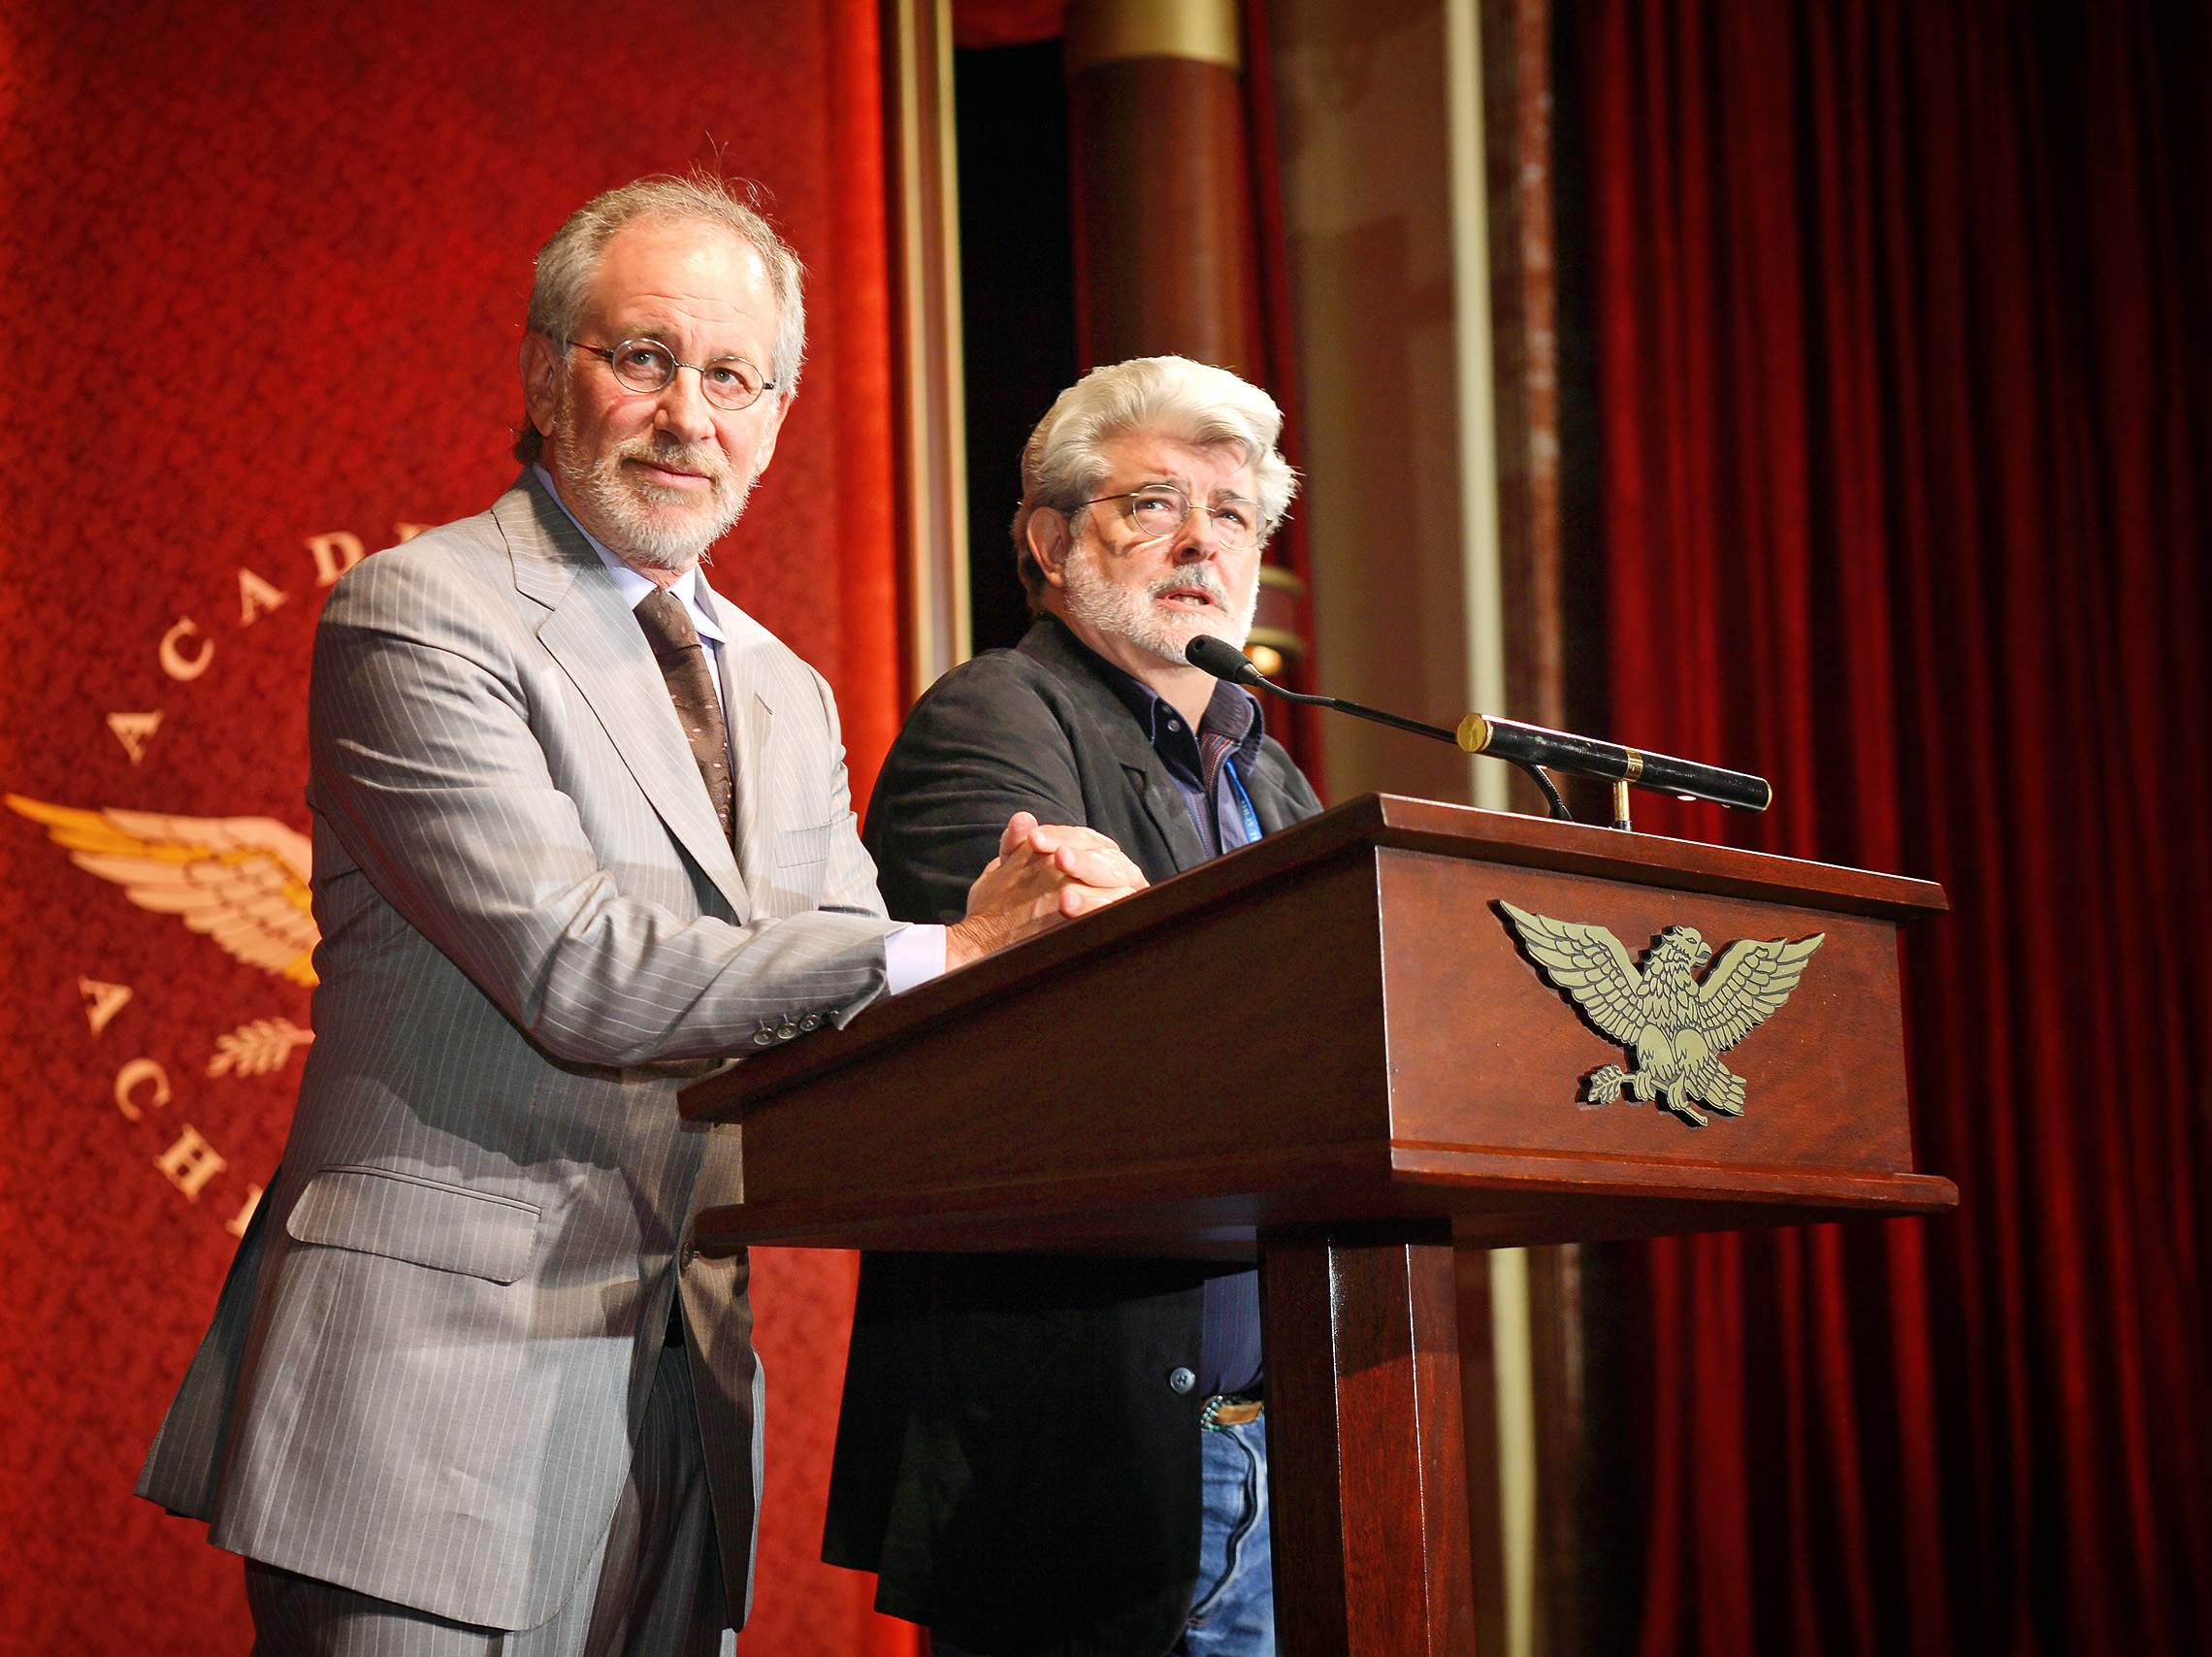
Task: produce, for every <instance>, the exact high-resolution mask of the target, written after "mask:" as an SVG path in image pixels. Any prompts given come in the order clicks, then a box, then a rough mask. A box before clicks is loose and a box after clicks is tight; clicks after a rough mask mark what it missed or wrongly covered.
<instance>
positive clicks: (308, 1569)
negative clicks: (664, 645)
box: [139, 474, 889, 1629]
mask: <svg viewBox="0 0 2212 1657" xmlns="http://www.w3.org/2000/svg"><path fill="white" fill-rule="evenodd" d="M717 603H718V604H719V608H720V613H721V617H722V620H723V624H724V627H725V630H726V631H727V634H728V636H729V640H730V644H729V647H728V648H727V649H726V650H725V651H724V653H723V665H724V682H723V690H724V705H725V707H726V708H727V709H729V710H730V712H731V725H732V731H733V733H734V738H735V741H734V746H735V749H736V757H737V766H736V790H737V800H736V816H737V844H736V848H735V855H734V856H732V848H731V846H730V845H729V843H728V842H726V841H725V840H724V839H723V837H722V834H721V830H720V826H719V825H718V823H717V822H716V819H715V815H714V809H713V806H712V805H711V804H710V803H709V801H708V799H707V796H706V791H705V789H704V787H703V786H702V784H701V783H700V781H699V770H698V767H697V765H696V764H695V763H694V761H693V759H692V755H691V750H690V749H689V748H688V747H687V746H686V744H685V740H684V736H683V732H682V731H681V729H680V728H679V727H678V725H677V722H676V716H675V713H674V710H673V709H672V708H671V706H670V704H669V700H668V696H667V690H666V689H665V688H664V685H663V681H662V678H661V674H660V671H659V669H658V668H657V667H656V666H655V665H654V661H653V656H652V652H651V650H650V649H649V647H648V646H647V644H646V641H645V637H644V635H643V634H642V633H641V632H640V631H639V629H638V627H637V624H636V621H635V619H634V617H633V616H632V615H631V614H630V613H629V611H628V610H627V609H626V608H625V607H624V605H623V602H622V600H621V597H620V595H619V593H618V592H617V590H616V588H615V585H614V582H613V580H612V578H611V577H609V575H608V574H607V572H606V569H605V568H604V567H603V566H602V564H601V563H600V561H599V559H598V558H597V557H596V556H595V555H594V554H593V552H592V550H591V548H590V546H589V545H588V544H587V543H585V541H584V540H583V539H582V537H581V536H578V535H577V533H576V531H575V529H574V527H573V526H572V525H571V524H570V523H569V520H568V518H567V517H566V516H565V515H564V514H563V513H562V512H561V510H560V508H559V506H558V505H557V504H554V503H553V502H552V501H551V500H550V499H548V498H547V497H546V495H545V494H544V493H543V491H542V490H541V489H540V488H539V486H538V485H537V482H536V481H535V479H533V478H531V477H529V476H528V475H527V474H526V475H525V477H524V478H523V479H522V480H521V481H520V482H519V483H518V484H517V485H516V487H515V488H513V489H512V490H510V491H509V492H508V493H507V494H506V495H505V496H504V497H503V498H502V499H501V500H500V502H499V503H498V504H496V505H495V506H494V507H493V508H492V510H491V511H490V512H488V513H486V514H484V515H482V516H480V517H476V518H472V519H468V520H466V521H464V522H462V523H458V524H452V525H448V526H446V527H445V528H443V529H440V530H436V531H433V532H432V533H430V534H428V535H425V536H419V537H418V538H416V539H415V540H413V541H410V542H408V543H407V545H406V546H403V547H398V548H394V549H393V550H391V551H387V552H381V553H378V554H377V555H376V556H374V558H371V559H368V560H366V561H364V562H363V563H362V564H360V565H359V566H357V567H356V568H355V569H353V570H351V571H350V572H349V573H348V574H347V575H346V576H345V577H344V578H343V579H342V581H341V582H340V583H339V584H338V586H337V588H336V589H335V590H334V591H333V593H332V594H331V597H330V601H329V605H328V607H327V608H326V609H325V611H324V614H323V618H322V623H321V626H320V628H319V630H318V632H317V634H316V642H315V663H314V675H313V686H312V691H311V694H310V700H309V746H310V751H311V780H310V784H309V804H310V806H311V807H312V809H313V813H314V860H315V863H314V910H315V918H316V920H317V922H318V924H319V925H320V926H321V929H322V944H321V946H320V948H319V949H318V950H317V951H316V954H315V966H316V970H317V972H318V973H319V974H320V976H321V983H320V985H319V987H318V988H317V989H316V991H315V998H314V1023H315V1031H316V1037H315V1045H314V1047H313V1048H312V1049H311V1050H310V1051H309V1058H308V1064H307V1071H306V1074H305V1077H304V1079H303V1081H302V1084H301V1089H300V1099H299V1105H298V1110H297V1113H296V1115H295V1118H294V1121H293V1123H292V1130H291V1137H290V1139H289V1141H288V1142H287V1144H286V1146H285V1151H284V1158H283V1165H282V1168H281V1170H280V1171H279V1174H278V1176H277V1178H276V1182H275V1183H274V1185H273V1186H272V1188H271V1189H270V1190H269V1192H268V1194H267V1195H266V1196H265V1197H264V1198H263V1200H262V1203H261V1207H260V1211H259V1213H258V1214H257V1215H256V1217H255V1220H254V1224H253V1227H252V1228H251V1229H250V1230H249V1231H248V1233H247V1236H246V1238H245V1240H244V1243H243V1244H242V1245H241V1247H240V1249H239V1254H238V1259H237V1262H236V1263H235V1264H234V1265H233V1267H232V1270H231V1275H230V1279H229V1281H228V1282H227V1283H225V1285H224V1288H223V1292H222V1297H221V1300H220V1303H219V1305H218V1307H217V1310H216V1315H215V1319H214V1323H213V1326H212V1327H211V1329H210V1331H209V1333H208V1336H207V1338H206V1340H205V1341H204V1342H203V1343H202V1345H201V1348H200V1350H199V1353H198V1355H197V1356H196V1357H195V1358H194V1360H193V1363H192V1366H191V1369H190V1370H189V1372H188V1373H187V1375H186V1377H185V1379H184V1382H183V1384H182V1386H181V1387H180V1389H179V1393H178V1396H177V1399H176V1401H175V1403H173V1404H172V1405H171V1407H170V1412H169V1415H168V1418H167V1419H166V1420H165V1421H164V1423H163V1425H162V1429H161V1433H160V1436H159V1437H158V1438H157V1439H156V1440H155V1442H154V1445H153V1447H152V1449H151V1451H150V1452H149V1453H148V1455H147V1458H146V1468H145V1471H144V1472H143V1473H142V1475H141V1476H140V1480H139V1493H140V1494H141V1495H144V1496H147V1497H149V1498H151V1499H152V1500H154V1501H156V1502H159V1503H161V1504H162V1505H163V1506H164V1507H166V1508H168V1509H170V1510H171V1511H174V1512H178V1513H182V1514H187V1515H190V1516H193V1517H199V1518H205V1519H208V1520H210V1521H211V1531H210V1533H209V1540H210V1541H211V1542H212V1543H215V1544H216V1545H217V1546H219V1547H225V1548H229V1549H231V1550H232V1551H234V1552H238V1553H243V1554H245V1555H247V1556H248V1557H250V1558H254V1559H259V1560H263V1561H266V1562H268V1563H270V1564H272V1565H276V1566H280V1567H283V1568H285V1569H287V1570H292V1571H298V1572H301V1573H304V1574H306V1575H308V1576H315V1577H319V1578H321V1579H323V1580H326V1581H331V1582H336V1583H340V1584H342V1585H343V1586H345V1587H349V1588H354V1589H357V1590H359V1591H361V1592H364V1593H369V1594H374V1595H376V1596H378V1597H379V1598H383V1599H388V1600H394V1601H397V1602H399V1603H401V1604H404V1605H409V1606H415V1607H419V1608H423V1609H425V1610H429V1611H432V1612H435V1613H437V1614H439V1615H440V1616H446V1617H452V1618H456V1619H458V1620H461V1621H464V1622H471V1623H477V1624H482V1625H486V1626H490V1627H495V1628H505V1629H524V1628H532V1627H535V1626H537V1624H538V1623H540V1622H542V1621H544V1620H545V1619H546V1618H547V1617H549V1616H551V1615H552V1614H553V1613H554V1612H555V1611H556V1610H557V1609H559V1608H560V1607H561V1605H562V1603H563V1602H564V1600H565V1599H566V1597H567V1596H568V1594H569V1591H570V1590H571V1589H572V1588H573V1587H575V1586H576V1583H577V1578H578V1576H579V1575H580V1573H581V1572H582V1571H583V1569H584V1567H585V1565H586V1564H587V1562H588V1561H589V1560H590V1558H591V1557H592V1554H593V1550H594V1548H595V1547H596V1545H597V1543H598V1542H599V1539H600V1538H601V1537H602V1535H603V1534H604V1533H605V1530H606V1527H607V1524H608V1522H609V1519H610V1517H611V1515H612V1513H613V1511H614V1506H615V1502H616V1499H617V1496H618V1494H619V1491H620V1486H621V1483H622V1479H623V1476H624V1473H625V1471H626V1469H627V1467H628V1464H629V1460H630V1442H631V1436H632V1434H633V1433H634V1430H635V1428H636V1425H637V1423H638V1421H639V1420H640V1418H641V1416H642V1413H643V1409H644V1404H645V1400H646V1396H647V1392H648V1389H649V1387H650V1384H651V1381H652V1376H653V1372H654V1368H655V1364H656V1362H657V1359H658V1357H659V1353H660V1350H661V1346H662V1339H663V1334H664V1331H665V1329H666V1326H667V1313H668V1297H669V1294H670V1292H671V1288H672V1287H674V1286H676V1285H677V1283H679V1280H680V1288H681V1293H682V1296H683V1305H684V1313H685V1322H686V1327H687V1329H688V1330H689V1331H690V1336H689V1339H688V1341H687V1346H688V1348H689V1350H690V1353H691V1360H692V1370H693V1375H694V1379H695V1380H696V1381H697V1383H698V1390H699V1429H700V1433H701V1437H702V1440H703V1442H704V1445H705V1446H706V1451H707V1455H708V1460H709V1464H710V1467H711V1469H712V1481H713V1494H714V1505H715V1515H716V1523H717V1527H718V1529H719V1531H720V1534H721V1537H722V1539H723V1552H724V1566H725V1573H726V1576H727V1579H728V1582H729V1585H730V1592H731V1600H730V1603H731V1605H732V1607H733V1608H743V1607H745V1606H746V1604H747V1598H748V1589H749V1578H750V1574H751V1571H750V1566H751V1561H750V1552H751V1549H750V1546H749V1539H751V1538H752V1537H753V1536H754V1534H755V1529H756V1513H755V1496H756V1492H757V1490H758V1488H759V1462H758V1457H759V1431H760V1413H759V1388H760V1373H759V1368H758V1365H757V1364H756V1362H755V1360H754V1356H753V1350H752V1342H751V1331H752V1315H751V1309H750V1307H749V1305H748V1304H747V1301H746V1298H745V1287H746V1262H745V1257H744V1255H743V1253H742V1252H741V1251H740V1252H738V1253H735V1254H732V1255H725V1256H722V1257H713V1256H712V1255H710V1254H709V1253H708V1252H707V1251H696V1252H695V1251H692V1250H691V1249H690V1248H689V1247H688V1246H686V1244H685V1225H686V1222H687V1219H688V1217H689V1216H690V1215H691V1214H692V1213H693V1212H694V1211H695V1210H697V1209H698V1208H700V1207H704V1206H707V1205H710V1204H713V1203H718V1202H730V1201H732V1200H735V1198H736V1197H737V1195H738V1194H739V1191H740V1184H739V1182H740V1178H741V1173H740V1168H739V1163H738V1146H737V1142H736V1140H735V1138H734V1137H733V1136H732V1130H720V1131H706V1130H699V1129H687V1128H683V1127H681V1126H679V1123H678V1120H677V1115H676V1108H675V1093H676V1088H677V1087H678V1086H679V1085H680V1083H681V1081H682V1080H684V1079H685V1078H686V1077H688V1076H692V1075H697V1074H699V1073H700V1072H701V1071H702V1070H703V1069H705V1068H707V1067H708V1063H707V1062H706V1061H711V1060H712V1059H713V1058H714V1057H716V1056H720V1055H725V1054H730V1053H733V1052H740V1051H746V1050H749V1049H750V1048H751V1047H752V1046H753V1045H754V1044H755V1041H756V1038H757V1037H759V1036H761V1035H762V1034H763V1032H771V1033H769V1034H768V1035H767V1036H766V1039H771V1040H772V1039H775V1036H774V1035H773V1033H772V1032H776V1031H779V1030H780V1031H789V1030H790V1029H791V1028H793V1027H794V1026H795V1025H796V1024H797V1023H799V1022H801V1021H803V1022H804V1023H805V1025H806V1027H808V1028H812V1027H815V1024H816V1023H819V1022H820V1021H821V1020H823V1019H825V1018H828V1019H833V1020H835V1021H837V1022H842V1021H843V1020H845V1019H848V1018H850V1017H851V1016H852V1015H853V1014H854V1013H856V1012H858V1011H859V1010H860V1008H861V1007H862V1006H863V1005H865V1004H866V1003H867V1002H868V1001H869V1000H871V999H873V998H874V997H875V996H876V995H877V994H879V993H880V992H881V991H882V988H883V982H884V952H883V937H884V934H885V932H886V931H887V930H888V929H889V927H888V924H887V923H886V922H885V921H884V919H883V908H882V904H881V902H880V900H879V899H878V897H877V895H876V891H875V885H874V868H873V865H872V864H871V863H870V862H869V861H868V858H867V855H866V854H865V853H864V852H863V851H862V849H861V845H860V841H859V838H858V836H857V835H856V833H855V831H854V824H853V815H852V811H851V808H850V805H849V802H848V800H847V796H846V781H845V767H844V750H843V749H842V747H841V746H840V745H839V742H838V731H837V715H836V709H835V707H834V705H833V704H832V702H831V700H830V691H829V687H828V686H827V685H826V684H825V683H824V682H823V680H822V679H821V677H820V675H818V674H816V673H815V672H814V671H813V670H812V669H811V668H809V667H807V666H805V664H803V663H802V662H800V661H799V660H798V658H797V656H795V655H793V654H792V652H791V651H790V650H788V649H787V648H785V647H784V646H783V645H782V644H780V643H778V642H777V641H776V639H775V638H773V637H772V636H770V634H768V633H767V632H766V631H765V630H764V629H763V628H762V627H761V626H760V625H759V624H757V623H756V622H754V621H752V620H751V619H750V618H749V617H747V616H746V615H744V614H743V613H742V612H741V611H739V610H737V609H736V608H734V607H733V606H732V605H730V604H728V603H726V602H722V601H719V600H718V601H717ZM683 1061H693V1062H683ZM679 1262H680V1270H679V1269H672V1268H673V1267H676V1266H678V1264H679Z"/></svg>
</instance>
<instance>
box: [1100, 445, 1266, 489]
mask: <svg viewBox="0 0 2212 1657" xmlns="http://www.w3.org/2000/svg"><path fill="white" fill-rule="evenodd" d="M1098 453H1099V457H1100V458H1101V459H1103V460H1104V461H1105V462H1106V463H1107V468H1108V471H1109V476H1110V478H1111V479H1112V480H1113V481H1115V482H1117V483H1119V484H1121V485H1122V486H1123V487H1132V486H1134V485H1136V484H1139V483H1144V482H1161V483H1176V484H1181V485H1182V486H1183V487H1184V488H1186V489H1188V488H1190V487H1192V486H1193V485H1197V486H1199V487H1202V488H1204V489H1205V490H1207V491H1208V492H1210V493H1214V494H1221V493H1230V494H1249V493H1250V492H1251V490H1252V484H1253V479H1252V463H1251V462H1250V461H1249V460H1247V459H1246V458H1245V448H1244V445H1243V444H1242V443H1234V442H1222V443H1194V442H1192V441H1190V440H1189V439H1187V438H1184V437H1180V436H1178V435H1177V434H1175V433H1173V432H1165V431H1158V430H1150V431H1140V432H1123V433H1119V434H1117V435H1116V436H1114V437H1111V438H1106V439H1101V440H1100V442H1099V444H1098Z"/></svg>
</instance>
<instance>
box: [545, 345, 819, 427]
mask: <svg viewBox="0 0 2212 1657" xmlns="http://www.w3.org/2000/svg"><path fill="white" fill-rule="evenodd" d="M569 344H571V345H573V346H575V347H576V348H577V349H578V350H580V351H589V352H591V354H592V355H593V356H595V357H603V358H605V359H606V366H607V367H608V368H610V369H612V370H613V371H614V377H615V378H616V379H617V380H618V381H619V382H621V385H622V387H623V389H624V390H626V391H637V392H646V393H651V392H656V391H666V390H667V387H668V382H669V381H670V380H672V379H674V378H675V377H676V371H677V370H678V369H690V370H691V371H692V372H693V373H694V374H698V375H699V391H700V392H701V393H702V394H703V395H704V396H705V398H706V400H707V402H709V403H711V404H713V405H714V406H715V407H717V408H719V409H721V410H722V411H723V412H724V413H725V414H734V413H736V412H737V410H738V409H740V408H750V407H752V406H753V405H754V404H756V403H758V402H759V401H760V400H761V393H762V392H764V391H773V390H774V389H775V381H773V380H771V379H769V378H767V377H766V376H765V375H764V374H762V373H761V371H760V370H759V369H757V368H755V367H754V366H753V365H752V364H751V363H749V362H747V361H746V360H745V359H744V358H743V357H717V358H715V360H714V361H713V362H711V363H679V362H677V361H676V354H675V352H673V351H671V350H669V349H668V347H667V346H666V345H664V344H662V343H661V341H658V340H625V341H622V342H621V343H620V344H618V345H614V346H612V347H609V346H606V345H590V344H586V343H585V342H584V341H581V340H571V341H569Z"/></svg>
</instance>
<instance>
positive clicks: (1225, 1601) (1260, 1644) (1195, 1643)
mask: <svg viewBox="0 0 2212 1657" xmlns="http://www.w3.org/2000/svg"><path fill="white" fill-rule="evenodd" d="M1200 1436H1201V1437H1202V1438H1203V1440H1204V1441H1205V1442H1204V1445H1203V1446H1202V1450H1203V1455H1204V1460H1203V1462H1202V1464H1201V1477H1202V1478H1203V1479H1204V1481H1205V1495H1204V1498H1203V1501H1204V1507H1203V1511H1202V1513H1201V1516H1200V1518H1199V1521H1198V1589H1197V1593H1196V1594H1195V1595H1194V1596H1193V1598H1192V1601H1191V1606H1190V1620H1189V1622H1188V1623H1187V1625H1186V1626H1185V1627H1184V1630H1183V1638H1182V1639H1181V1640H1179V1641H1176V1643H1175V1647H1174V1652H1173V1657H1275V1567H1274V1563H1273V1561H1272V1560H1271V1559H1270V1558H1269V1545H1268V1523H1267V1417H1266V1416H1265V1415H1262V1416H1261V1417H1260V1418H1259V1419H1258V1420H1256V1421H1247V1422H1246V1423H1245V1424H1244V1425H1243V1426H1241V1427H1220V1428H1217V1429H1215V1430H1214V1431H1212V1432H1209V1433H1204V1434H1202V1435H1200Z"/></svg>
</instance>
